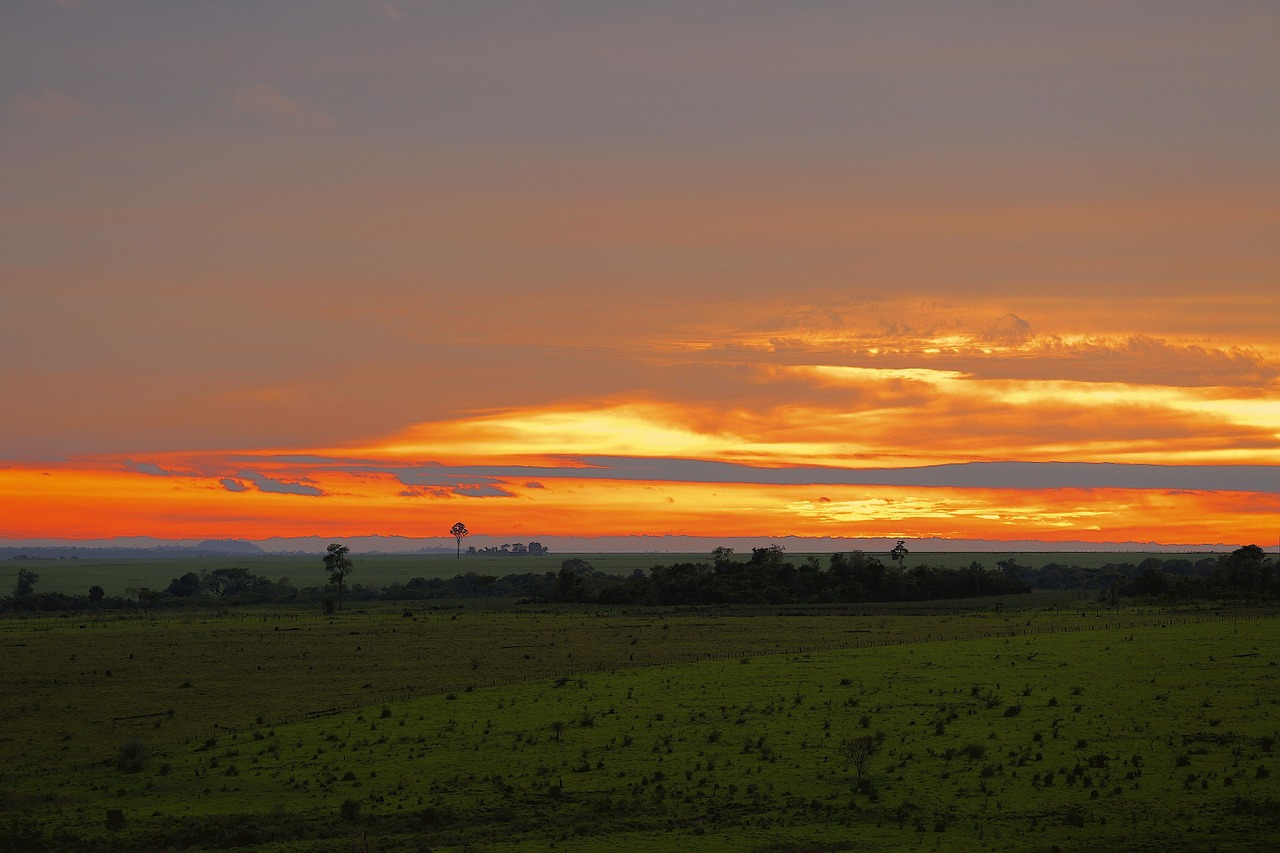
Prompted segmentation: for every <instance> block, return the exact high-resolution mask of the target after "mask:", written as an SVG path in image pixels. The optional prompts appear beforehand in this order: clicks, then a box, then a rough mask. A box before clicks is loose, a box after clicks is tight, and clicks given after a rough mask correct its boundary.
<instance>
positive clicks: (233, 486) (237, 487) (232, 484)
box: [218, 477, 249, 492]
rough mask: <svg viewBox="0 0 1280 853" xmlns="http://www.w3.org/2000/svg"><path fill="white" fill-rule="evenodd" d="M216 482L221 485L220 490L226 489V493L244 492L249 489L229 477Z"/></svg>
mask: <svg viewBox="0 0 1280 853" xmlns="http://www.w3.org/2000/svg"><path fill="white" fill-rule="evenodd" d="M218 482H219V483H222V488H224V489H226V490H227V491H228V492H244V491H248V489H249V487H248V486H246V485H245V484H244V483H242V482H240V481H239V480H233V479H231V478H230V477H223V478H222V479H221V480H219V481H218Z"/></svg>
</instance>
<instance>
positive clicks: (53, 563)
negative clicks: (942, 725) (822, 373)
mask: <svg viewBox="0 0 1280 853" xmlns="http://www.w3.org/2000/svg"><path fill="white" fill-rule="evenodd" d="M749 556H750V555H749V554H746V555H739V557H740V558H741V559H746V558H747V557H749ZM807 556H809V555H807V554H801V553H792V554H788V559H790V560H791V561H792V562H796V563H799V562H803V561H804V559H805V558H806V557H807ZM814 556H817V557H818V558H819V559H820V560H821V561H822V563H823V565H826V563H827V560H828V559H829V555H828V554H816V555H814ZM875 556H878V557H879V558H880V559H881V560H882V561H884V562H885V563H888V562H889V558H888V555H887V554H877V555H875ZM1175 556H1177V557H1185V558H1187V559H1191V560H1196V559H1200V558H1202V557H1205V556H1210V555H1208V554H1202V553H1196V554H1169V553H1165V554H1157V553H1148V552H1137V551H1078V552H1075V551H1073V552H989V551H983V552H975V551H947V552H918V553H913V554H911V555H910V556H909V557H908V558H907V560H906V566H907V567H911V566H915V565H919V564H922V563H927V564H928V565H931V566H942V567H944V568H949V569H959V568H964V567H966V566H968V565H969V564H970V563H971V562H975V561H976V562H978V563H981V564H982V565H983V566H985V567H986V568H989V569H994V568H995V567H996V563H997V561H999V560H1005V559H1013V560H1015V561H1016V562H1018V564H1019V565H1024V566H1030V567H1033V568H1039V567H1041V566H1043V565H1045V564H1048V563H1061V564H1063V565H1072V566H1080V567H1082V568H1097V567H1100V566H1103V565H1106V564H1107V563H1133V564H1134V565H1137V564H1138V563H1141V562H1142V561H1143V560H1145V559H1146V558H1148V557H1158V558H1162V559H1169V558H1172V557H1175ZM575 557H576V558H580V559H584V560H587V561H588V562H590V563H591V564H592V565H593V566H595V568H596V569H597V570H599V571H602V572H605V573H606V574H611V575H629V574H631V573H632V572H633V571H635V570H636V569H640V570H642V571H648V570H649V569H651V568H653V567H654V566H657V565H664V566H665V565H671V564H673V563H681V562H708V561H710V559H711V556H710V554H665V553H632V554H547V555H544V556H540V557H494V556H487V555H465V554H464V555H463V557H462V559H460V560H459V559H456V558H455V557H454V555H452V554H449V555H445V554H425V555H423V554H413V555H411V554H354V555H353V558H354V560H355V572H354V574H352V576H351V582H352V583H358V584H364V585H366V586H372V587H383V586H387V585H388V584H393V583H405V582H406V581H408V580H410V579H412V578H415V577H423V578H450V577H453V576H455V575H459V574H465V573H467V572H474V573H476V574H480V575H495V576H501V575H509V574H524V573H526V572H534V573H544V572H557V571H559V570H560V564H561V563H563V562H564V561H565V560H567V559H570V558H575ZM233 567H240V568H246V569H249V570H250V571H252V572H253V573H254V574H257V575H262V576H263V577H266V578H268V579H269V580H272V581H278V580H280V579H281V578H289V579H290V580H291V581H292V582H293V583H294V585H296V586H299V587H307V586H320V585H323V584H324V583H325V580H326V577H327V576H326V574H325V572H324V566H323V563H322V562H321V555H320V554H315V555H310V556H297V555H288V556H284V555H270V556H251V557H176V558H175V557H156V558H154V559H141V558H118V559H116V558H112V559H107V558H80V559H51V560H6V561H4V562H2V563H0V585H3V586H0V589H2V588H5V586H9V587H11V585H12V581H10V580H9V579H10V578H13V579H16V577H17V574H18V569H20V568H27V569H30V570H32V571H34V572H37V573H38V574H39V575H40V581H39V583H38V584H37V587H36V588H37V590H38V591H40V592H62V593H66V594H68V595H84V594H86V593H87V592H88V590H89V587H91V586H94V585H95V584H96V585H98V586H101V587H102V588H103V590H105V591H106V594H107V595H112V596H114V595H124V594H125V590H126V589H137V588H142V587H147V588H150V589H164V588H165V587H167V586H168V585H169V582H170V581H171V580H172V579H174V578H177V577H181V576H182V575H184V574H186V573H187V572H197V573H199V572H201V571H203V570H206V569H209V570H211V569H220V568H233Z"/></svg>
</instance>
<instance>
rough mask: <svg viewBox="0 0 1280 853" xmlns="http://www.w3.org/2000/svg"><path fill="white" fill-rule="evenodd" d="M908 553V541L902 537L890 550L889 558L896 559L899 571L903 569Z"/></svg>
mask: <svg viewBox="0 0 1280 853" xmlns="http://www.w3.org/2000/svg"><path fill="white" fill-rule="evenodd" d="M908 553H909V552H908V551H907V543H906V542H905V541H903V540H901V539H899V540H898V544H897V545H894V546H893V550H892V551H890V552H889V558H890V559H892V560H894V561H896V562H897V564H898V571H902V567H903V564H904V563H905V562H906V559H907V554H908Z"/></svg>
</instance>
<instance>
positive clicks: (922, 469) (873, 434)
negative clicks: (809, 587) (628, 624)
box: [0, 0, 1280, 545]
mask: <svg viewBox="0 0 1280 853" xmlns="http://www.w3.org/2000/svg"><path fill="white" fill-rule="evenodd" d="M1277 44H1280V6H1277V4H1275V3H1273V2H1232V0H1224V2H1217V3H1212V4H1209V3H1201V2H1177V0H1160V2H1123V0H1121V1H1120V2H1107V3H1098V2H1060V3H1051V4H1050V3H1025V2H1013V1H1012V0H1011V1H1010V2H981V0H979V2H971V3H963V4H956V3H943V2H901V0H895V1H894V2H794V3H785V4H782V3H767V2H732V3H730V2H661V0H655V2H645V3H634V2H594V3H590V2H514V1H513V2H506V3H491V2H485V0H465V2H449V0H431V2H411V0H390V2H362V1H361V0H340V2H339V0H297V2H290V1H289V0H279V2H271V0H266V1H265V2H240V0H224V2H199V0H193V2H186V3H170V2H162V1H161V0H154V1H153V0H115V1H114V2H107V0H13V2H6V3H4V4H0V311H2V313H3V317H4V320H5V323H4V329H3V332H0V399H3V400H4V401H5V402H6V406H5V411H4V416H3V419H2V420H0V539H6V540H12V541H24V540H31V541H34V540H39V539H47V538H65V539H77V540H88V539H102V538H111V537H127V536H152V537H160V538H173V539H189V538H195V539H201V538H247V539H264V538H268V537H302V536H320V537H343V536H369V535H384V536H399V537H411V538H419V537H425V538H430V537H439V538H441V539H442V540H447V539H448V530H449V528H450V526H452V524H453V523H454V522H456V521H463V522H464V523H465V524H466V525H467V526H468V527H469V528H470V529H471V530H472V531H473V532H474V533H476V534H478V535H484V536H492V537H496V538H498V539H502V538H509V539H511V540H520V541H527V540H533V539H536V540H538V541H542V542H547V543H555V542H556V541H557V540H558V539H561V540H563V539H567V538H576V539H585V540H590V539H591V538H597V537H598V538H600V539H601V541H603V540H604V539H606V538H609V537H632V536H636V537H639V536H644V537H667V536H670V537H687V536H706V537H716V536H723V537H746V538H751V537H759V538H761V540H762V541H764V540H768V539H770V538H771V537H773V538H777V537H799V538H800V539H802V540H803V539H806V538H810V539H829V538H835V539H859V538H888V539H895V538H904V539H908V540H916V539H936V540H944V541H947V540H983V541H991V542H997V543H998V542H1003V541H1012V540H1036V541H1043V542H1045V543H1054V542H1068V541H1071V542H1095V543H1116V542H1121V543H1122V542H1141V543H1160V544H1165V545H1192V544H1200V543H1232V544H1246V543H1251V542H1257V543H1259V544H1263V545H1267V544H1269V543H1274V542H1277V541H1278V537H1280V523H1278V518H1280V515H1278V513H1277V511H1278V510H1280V378H1278V377H1280V322H1278V321H1280V157H1277V156H1276V152H1277V151H1280V109H1277V108H1276V92H1277V90H1278V88H1280V51H1277V49H1276V45H1277Z"/></svg>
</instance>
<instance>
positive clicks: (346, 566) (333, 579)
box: [324, 542, 355, 610]
mask: <svg viewBox="0 0 1280 853" xmlns="http://www.w3.org/2000/svg"><path fill="white" fill-rule="evenodd" d="M350 552H351V549H350V548H348V547H347V546H346V545H343V544H341V543H339V542H334V543H333V544H331V545H330V546H329V547H328V548H327V549H326V553H325V555H324V568H325V571H327V572H328V573H329V583H330V585H332V586H333V590H334V594H335V595H336V596H337V598H338V609H339V610H341V609H342V596H343V594H345V593H346V591H347V575H349V574H351V571H352V570H353V569H354V568H355V564H354V563H352V562H351V558H350V557H348V556H347V555H348V554H349V553H350Z"/></svg>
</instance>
